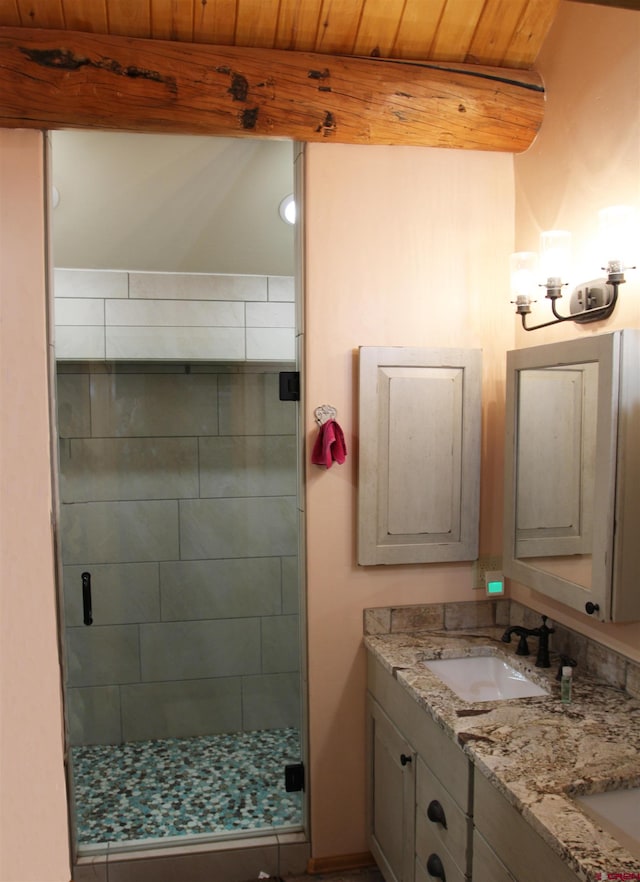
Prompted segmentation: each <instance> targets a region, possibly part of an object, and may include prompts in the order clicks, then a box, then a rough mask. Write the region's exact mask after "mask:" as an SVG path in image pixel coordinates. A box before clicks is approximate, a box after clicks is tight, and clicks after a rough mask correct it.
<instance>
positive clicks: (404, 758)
mask: <svg viewBox="0 0 640 882" xmlns="http://www.w3.org/2000/svg"><path fill="white" fill-rule="evenodd" d="M410 762H411V757H410V756H407V755H406V753H401V754H400V763H401V764H402V765H403V766H406V765H407V763H410Z"/></svg>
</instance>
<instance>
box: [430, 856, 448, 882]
mask: <svg viewBox="0 0 640 882" xmlns="http://www.w3.org/2000/svg"><path fill="white" fill-rule="evenodd" d="M427 873H428V874H429V875H430V876H433V877H434V878H435V879H442V882H447V877H446V876H445V872H444V867H443V866H442V861H441V860H440V858H439V857H438V855H437V854H430V855H429V857H428V858H427Z"/></svg>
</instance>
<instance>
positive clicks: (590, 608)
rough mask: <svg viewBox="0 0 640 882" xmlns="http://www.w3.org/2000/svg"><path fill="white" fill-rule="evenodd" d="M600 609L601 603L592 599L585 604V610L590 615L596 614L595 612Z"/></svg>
mask: <svg viewBox="0 0 640 882" xmlns="http://www.w3.org/2000/svg"><path fill="white" fill-rule="evenodd" d="M599 610H600V605H599V604H597V603H592V602H591V601H590V600H588V601H587V602H586V603H585V605H584V611H585V612H586V613H587V615H589V616H592V615H593V614H594V612H599Z"/></svg>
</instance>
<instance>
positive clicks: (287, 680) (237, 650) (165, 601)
mask: <svg viewBox="0 0 640 882" xmlns="http://www.w3.org/2000/svg"><path fill="white" fill-rule="evenodd" d="M49 138H50V143H51V145H52V151H51V154H52V155H51V158H52V163H51V165H52V180H51V184H52V185H53V186H55V187H56V188H57V190H58V191H59V194H60V198H59V202H58V203H57V207H56V208H55V209H54V210H53V211H52V216H51V232H52V254H53V262H54V264H55V266H56V267H58V268H57V269H55V271H54V274H53V279H52V286H51V287H52V295H53V296H54V301H55V302H54V315H55V335H54V341H53V342H54V345H55V357H56V367H57V371H56V388H55V404H56V417H57V430H58V476H59V480H58V485H59V494H58V495H59V506H58V509H59V514H58V523H57V536H58V546H59V557H60V562H61V565H60V576H61V578H60V584H61V592H60V594H61V604H60V607H61V617H60V618H61V646H62V659H63V666H64V691H65V714H66V740H67V757H68V770H69V783H70V787H69V791H70V803H71V811H70V814H71V819H72V827H73V831H74V845H75V855H77V856H80V857H82V856H84V857H86V859H87V860H92V858H93V856H96V859H100V860H102V858H98V855H107V858H108V859H110V857H109V856H110V855H111V854H113V853H115V854H116V855H118V854H119V853H120V852H128V851H132V850H133V851H136V852H145V851H148V850H149V849H150V848H152V849H156V848H158V847H159V846H165V845H173V844H177V845H179V846H181V848H182V850H184V848H183V847H187V849H188V848H189V846H190V843H195V844H197V845H198V846H201V845H202V844H203V842H204V841H208V840H213V841H215V844H214V845H213V846H212V849H211V851H216V850H218V842H217V841H218V840H221V839H224V840H226V839H229V840H235V839H236V838H238V837H243V838H244V837H249V836H250V837H251V838H252V839H253V838H255V837H256V836H263V841H265V842H266V841H267V838H264V837H268V835H270V834H275V833H277V834H278V840H280V835H279V834H281V833H284V832H285V831H297V832H296V833H295V835H293V837H292V838H293V839H295V840H296V841H297V842H299V841H301V840H300V836H301V834H302V832H303V831H304V827H305V823H304V821H305V804H304V793H303V791H302V790H300V789H296V788H299V787H300V786H301V784H302V781H303V778H304V774H303V767H302V758H303V755H304V742H305V738H304V730H303V726H302V720H303V719H304V714H303V712H302V711H301V708H302V706H303V705H304V696H303V695H302V694H301V683H302V681H303V677H302V676H301V668H302V664H301V656H302V652H301V645H302V641H301V634H303V633H304V628H303V627H301V618H302V616H303V610H302V609H301V606H300V602H299V597H300V596H301V589H300V585H301V579H300V569H301V567H300V565H299V560H300V554H299V533H300V529H299V518H300V509H301V506H300V504H299V502H298V487H299V477H298V473H299V466H298V462H299V443H298V423H299V414H298V404H297V403H296V402H295V401H281V400H280V397H279V373H280V372H281V371H283V370H287V371H291V370H296V369H297V368H298V364H297V358H298V349H299V348H300V347H298V346H297V341H298V340H299V337H298V336H297V335H298V334H299V333H300V330H301V329H300V327H299V321H298V318H297V315H298V310H297V300H296V294H295V284H294V276H295V265H296V260H295V229H294V228H292V227H291V226H289V225H288V224H284V223H283V222H282V220H281V219H280V216H279V214H278V205H279V204H280V202H281V201H282V199H283V197H285V196H286V195H287V194H289V193H292V192H293V189H294V180H293V178H294V150H293V145H292V144H291V143H287V142H276V141H261V140H257V139H223V138H207V137H183V136H177V135H172V136H159V135H140V134H124V133H118V132H98V131H59V132H52V133H50V136H49ZM285 776H286V784H287V786H285ZM272 838H273V837H272ZM290 838H291V837H290ZM237 847H238V846H236V848H237ZM219 848H220V849H223V850H224V848H226V846H219ZM229 848H231V845H230V846H229Z"/></svg>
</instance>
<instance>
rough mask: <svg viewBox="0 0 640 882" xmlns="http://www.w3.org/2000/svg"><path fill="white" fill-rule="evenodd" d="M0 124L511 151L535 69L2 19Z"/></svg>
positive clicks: (519, 140) (525, 117)
mask: <svg viewBox="0 0 640 882" xmlns="http://www.w3.org/2000/svg"><path fill="white" fill-rule="evenodd" d="M0 96H2V97H1V98H0V126H6V127H10V128H15V127H22V128H43V129H58V128H98V129H112V130H113V129H119V130H124V131H137V132H165V133H167V132H174V133H182V134H189V133H190V134H209V135H223V136H227V137H233V136H238V137H245V136H253V137H259V138H269V137H273V138H291V139H294V140H299V141H325V142H336V143H344V144H399V145H421V146H428V147H455V148H465V149H476V150H499V151H508V152H516V153H517V152H520V151H522V150H526V149H527V147H529V145H530V144H531V142H532V141H533V139H534V137H535V135H536V133H537V131H538V129H539V127H540V124H541V122H542V116H543V111H544V100H545V96H544V89H543V86H542V82H541V80H540V78H539V77H538V75H537V74H535V73H532V72H530V71H514V70H507V69H504V68H490V67H481V66H478V65H469V64H454V63H451V64H448V63H443V62H438V63H427V62H401V61H389V60H382V59H371V58H347V57H338V56H331V55H319V54H313V53H306V52H289V51H284V50H275V49H274V50H271V49H246V48H239V47H231V46H208V45H206V46H205V45H202V44H191V43H177V42H170V41H161V40H147V39H136V38H129V37H115V36H102V35H97V34H84V33H73V32H69V31H51V30H35V29H31V28H0Z"/></svg>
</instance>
